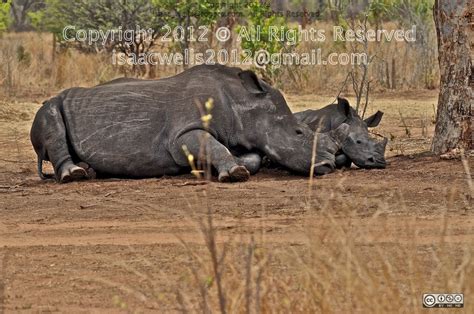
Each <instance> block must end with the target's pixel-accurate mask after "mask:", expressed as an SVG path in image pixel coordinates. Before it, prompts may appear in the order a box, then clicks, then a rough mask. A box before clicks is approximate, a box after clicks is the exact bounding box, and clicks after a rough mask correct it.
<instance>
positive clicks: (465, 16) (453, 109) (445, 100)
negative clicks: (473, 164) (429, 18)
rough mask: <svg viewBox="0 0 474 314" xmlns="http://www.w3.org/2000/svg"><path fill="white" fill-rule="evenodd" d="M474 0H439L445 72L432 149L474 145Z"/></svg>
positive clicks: (440, 45) (438, 23)
mask: <svg viewBox="0 0 474 314" xmlns="http://www.w3.org/2000/svg"><path fill="white" fill-rule="evenodd" d="M473 11H474V4H472V0H436V1H435V5H434V9H433V16H434V19H435V24H436V33H437V37H438V58H439V66H440V73H441V82H440V92H439V99H438V110H437V116H436V128H435V134H434V138H433V143H432V145H431V150H432V151H433V152H434V153H436V154H443V153H445V152H448V151H450V150H452V149H455V148H462V149H465V150H470V149H473V137H474V135H473V131H474V129H473V127H474V126H473V120H474V119H473V106H474V93H473V87H474V78H473V74H472V73H473V70H474V69H473V60H472V57H473V55H472V54H473V47H472V45H473V44H474V38H473V37H474V36H473V28H474V24H473V23H474V18H473V15H474V12H473Z"/></svg>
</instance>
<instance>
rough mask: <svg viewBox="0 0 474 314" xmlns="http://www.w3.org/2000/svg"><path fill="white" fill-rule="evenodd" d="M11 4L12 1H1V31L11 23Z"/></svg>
mask: <svg viewBox="0 0 474 314" xmlns="http://www.w3.org/2000/svg"><path fill="white" fill-rule="evenodd" d="M10 4H11V1H7V2H6V3H3V2H0V33H2V32H3V31H5V30H6V29H7V28H8V25H9V24H10V22H11V21H10Z"/></svg>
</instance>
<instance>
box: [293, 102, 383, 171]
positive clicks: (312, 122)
mask: <svg viewBox="0 0 474 314" xmlns="http://www.w3.org/2000/svg"><path fill="white" fill-rule="evenodd" d="M294 116H295V118H296V120H297V121H298V122H301V123H304V124H306V125H308V126H309V127H310V128H311V130H313V131H318V132H327V131H330V130H333V129H336V128H337V127H338V126H340V125H341V124H343V123H346V124H348V125H349V135H348V136H347V138H346V139H345V140H344V141H343V143H342V147H341V151H340V152H338V153H337V155H336V164H337V167H342V166H345V167H349V166H350V165H351V163H352V162H353V163H354V164H355V165H356V166H358V167H360V168H385V166H386V162H385V157H384V155H385V147H386V145H387V139H386V138H384V139H383V140H382V141H376V140H374V139H372V138H370V136H369V131H368V128H373V127H376V126H377V125H379V123H380V121H381V120H382V116H383V112H381V111H377V112H376V113H375V114H373V115H372V116H370V117H368V118H367V119H365V120H362V119H361V118H360V116H359V115H358V114H357V112H356V110H355V109H354V108H352V107H351V106H350V104H349V102H348V101H347V99H344V98H337V103H336V104H331V105H328V106H326V107H324V108H321V109H318V110H311V109H309V110H305V111H301V112H297V113H295V114H294Z"/></svg>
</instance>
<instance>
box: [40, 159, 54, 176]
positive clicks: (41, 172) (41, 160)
mask: <svg viewBox="0 0 474 314" xmlns="http://www.w3.org/2000/svg"><path fill="white" fill-rule="evenodd" d="M38 175H39V177H40V178H41V180H46V179H52V178H54V175H52V174H49V173H43V159H41V157H40V156H38Z"/></svg>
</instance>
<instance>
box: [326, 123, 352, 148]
mask: <svg viewBox="0 0 474 314" xmlns="http://www.w3.org/2000/svg"><path fill="white" fill-rule="evenodd" d="M329 132H330V135H331V137H332V138H333V139H334V140H335V141H336V142H337V143H338V144H342V143H343V142H344V141H345V140H346V138H347V136H348V135H349V124H347V123H341V125H340V126H338V127H337V128H336V129H334V130H331V131H329Z"/></svg>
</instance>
